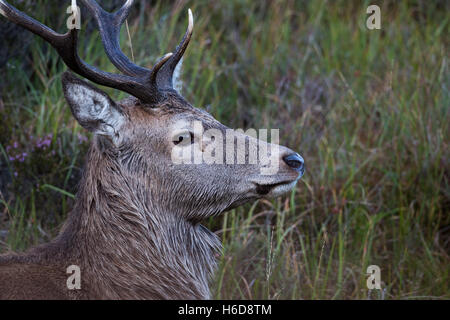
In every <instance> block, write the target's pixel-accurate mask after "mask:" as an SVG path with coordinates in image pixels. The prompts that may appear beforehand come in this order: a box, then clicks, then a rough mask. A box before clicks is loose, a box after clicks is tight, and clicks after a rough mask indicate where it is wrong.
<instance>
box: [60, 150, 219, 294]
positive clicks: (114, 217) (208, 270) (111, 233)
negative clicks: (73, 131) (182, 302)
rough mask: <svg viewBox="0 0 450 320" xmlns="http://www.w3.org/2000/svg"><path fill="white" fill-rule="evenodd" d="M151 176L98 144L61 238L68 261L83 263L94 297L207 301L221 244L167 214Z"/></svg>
mask: <svg viewBox="0 0 450 320" xmlns="http://www.w3.org/2000/svg"><path fill="white" fill-rule="evenodd" d="M149 180H150V179H148V178H147V179H144V178H142V177H141V178H139V177H136V173H131V172H129V171H128V170H127V169H124V168H123V166H121V165H120V164H119V163H118V161H116V160H115V159H114V156H111V155H108V153H105V152H101V151H100V150H99V148H98V147H96V144H95V143H94V145H93V146H92V147H91V150H90V151H89V156H88V161H87V167H86V169H85V172H84V176H83V179H82V182H81V186H80V190H79V193H78V201H77V204H76V207H75V208H74V210H73V212H72V213H71V214H70V216H69V218H68V220H67V222H66V224H65V226H64V227H63V230H62V231H61V234H60V235H59V237H58V238H57V239H56V241H57V242H59V243H61V242H64V245H63V246H62V247H66V248H67V249H69V248H70V251H71V257H72V259H73V260H74V261H73V262H71V261H68V263H69V264H72V263H73V264H80V265H81V272H82V286H85V288H87V289H88V291H89V292H91V294H93V295H94V298H107V299H119V298H120V299H139V298H142V299H208V298H209V297H210V293H209V288H208V280H209V278H210V276H211V274H212V272H213V270H214V268H215V258H214V254H215V253H216V252H217V250H218V249H219V248H220V242H219V241H218V239H217V237H216V236H215V235H214V234H213V233H212V232H210V231H209V230H207V229H206V228H204V227H203V226H201V225H200V224H192V223H191V222H189V221H186V220H184V219H183V218H181V217H177V216H176V215H174V214H172V213H171V212H166V210H165V209H164V207H163V206H161V203H160V202H159V200H157V199H154V198H153V197H152V194H154V192H150V191H151V190H152V189H151V188H157V186H155V185H151V181H149ZM153 191H154V190H153ZM83 271H84V275H85V276H84V277H83ZM84 279H85V280H86V281H83V280H84Z"/></svg>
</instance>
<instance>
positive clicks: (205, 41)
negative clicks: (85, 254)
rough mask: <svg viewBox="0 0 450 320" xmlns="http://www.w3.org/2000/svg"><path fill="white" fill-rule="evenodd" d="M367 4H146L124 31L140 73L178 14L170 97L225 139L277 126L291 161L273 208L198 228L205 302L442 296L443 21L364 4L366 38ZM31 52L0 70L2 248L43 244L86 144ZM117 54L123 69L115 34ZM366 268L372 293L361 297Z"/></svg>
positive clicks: (55, 69)
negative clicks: (376, 285) (210, 268)
mask: <svg viewBox="0 0 450 320" xmlns="http://www.w3.org/2000/svg"><path fill="white" fill-rule="evenodd" d="M41 2H42V1H41ZM369 4H372V3H369V2H368V1H361V2H348V1H289V0H287V1H277V0H273V1H264V2H261V1H250V0H230V1H226V2H222V1H221V2H218V1H177V2H173V3H164V4H162V3H161V2H157V3H153V4H151V5H149V4H148V5H147V6H146V7H145V9H143V10H141V13H140V17H141V19H130V20H129V21H128V23H129V27H130V33H131V36H132V44H133V49H134V52H133V54H134V57H135V60H136V62H137V63H138V64H141V65H147V66H150V65H151V64H152V62H154V61H155V60H156V58H157V57H159V56H161V55H162V54H163V53H165V52H167V51H170V50H172V48H173V47H174V45H175V44H176V43H177V41H178V40H179V37H180V35H181V34H182V33H183V32H184V28H185V23H186V15H187V14H186V11H187V8H188V7H191V8H192V9H193V12H194V15H195V18H196V25H195V33H194V38H193V40H192V44H191V46H190V48H189V49H188V52H187V55H186V57H185V61H184V71H183V78H184V81H185V83H184V89H183V93H184V95H185V96H186V98H187V99H188V100H190V101H191V102H193V104H194V105H196V106H198V107H205V108H207V109H208V110H209V111H210V112H211V113H212V114H213V115H214V116H215V117H216V118H217V119H218V120H220V121H222V122H223V123H224V124H227V125H228V126H230V127H235V128H239V127H240V128H248V127H254V128H280V133H281V143H282V144H284V145H287V146H289V147H290V148H292V149H294V150H297V151H299V152H300V153H301V154H302V156H304V158H305V161H306V166H307V167H306V174H305V176H304V178H302V180H301V181H300V183H299V184H298V186H297V188H296V189H295V190H294V191H293V192H292V193H291V194H290V195H289V196H287V197H284V198H280V199H276V200H273V201H268V200H261V201H258V202H256V203H254V204H250V205H247V206H244V207H241V208H238V209H235V210H232V211H230V212H227V213H225V214H223V215H222V216H221V217H220V218H215V219H211V220H208V221H205V224H206V225H207V226H208V227H209V228H211V229H213V230H214V231H216V232H217V233H218V234H219V235H220V237H221V238H222V240H223V245H224V250H223V252H222V254H221V256H220V257H219V260H220V264H219V269H218V272H217V274H216V277H215V279H214V281H213V283H212V287H213V289H214V297H215V298H220V299H233V298H234V299H355V298H356V299H367V298H370V299H416V298H435V299H442V298H446V299H448V298H450V290H449V284H450V274H449V271H450V265H449V261H450V260H449V253H450V236H449V233H450V232H449V228H450V227H449V225H450V216H449V214H448V212H449V194H450V190H449V180H448V177H449V162H448V159H449V138H448V137H449V127H448V123H449V105H450V101H449V100H450V99H449V92H448V87H449V80H450V79H449V70H448V34H449V15H448V10H446V3H445V2H440V1H438V2H434V3H429V2H425V1H419V0H418V1H406V2H396V1H383V2H379V4H380V7H381V14H382V29H381V30H373V31H371V30H368V29H366V27H365V20H366V18H367V15H366V10H365V9H366V8H367V6H368V5H369ZM37 7H39V6H37ZM53 9H54V10H55V12H59V11H58V10H59V9H63V8H53ZM447 9H448V8H447ZM61 12H63V11H61ZM34 16H35V17H42V19H41V20H44V21H45V19H44V17H45V15H44V12H36V13H35V14H34ZM86 19H87V18H86ZM61 21H62V22H61V26H62V27H61V28H63V22H64V16H63V17H62V19H61ZM83 36H84V42H83V43H84V45H83V48H81V49H80V55H81V56H83V57H84V59H85V60H87V61H88V62H89V63H92V64H95V65H96V66H98V67H100V68H102V69H104V70H108V71H114V68H113V67H112V66H111V64H110V63H109V62H108V60H107V58H106V56H105V55H104V53H103V49H102V46H101V43H100V41H99V38H98V35H97V34H96V33H93V34H85V35H83ZM31 47H32V50H31V54H30V55H27V56H25V59H27V61H26V64H24V62H23V58H21V59H10V61H9V64H8V67H7V68H6V69H5V70H4V74H3V82H4V83H3V92H2V99H1V100H0V110H1V114H2V118H1V119H0V134H1V135H0V159H1V160H0V170H3V173H2V174H0V177H1V178H2V179H3V182H8V186H4V185H5V183H2V184H0V190H2V194H1V197H0V203H1V205H0V229H1V230H3V233H0V237H1V236H2V234H3V240H2V241H3V242H2V243H1V247H2V248H3V251H4V250H6V249H13V250H23V249H25V248H27V247H29V246H31V245H34V244H37V243H41V242H44V241H48V240H49V239H51V238H52V237H53V236H54V235H55V234H56V233H57V231H58V226H59V225H60V224H61V222H62V221H63V220H64V217H65V216H66V214H67V212H68V211H69V210H70V208H71V207H72V205H73V194H74V193H75V192H76V182H77V180H78V177H79V174H80V170H81V167H82V165H83V158H84V154H85V151H86V148H87V143H86V142H85V139H84V137H83V135H85V134H86V133H84V132H83V131H82V130H81V129H80V128H79V126H78V125H77V124H76V122H75V120H74V119H73V118H72V117H71V115H70V112H69V110H68V108H67V106H66V103H65V101H64V98H63V95H62V91H61V84H60V75H61V73H62V72H63V71H64V70H65V67H64V66H63V64H62V63H61V62H60V60H59V59H58V58H57V55H56V54H55V52H53V50H51V49H49V47H48V46H47V45H45V44H44V43H43V42H42V41H41V40H40V39H37V38H34V40H33V43H32V45H31ZM122 47H123V49H124V51H125V52H126V53H127V54H128V55H129V56H131V49H130V46H129V43H128V39H127V34H126V30H123V32H122ZM24 65H27V66H29V67H28V68H24V67H23V66H24ZM107 91H108V92H109V93H110V94H111V95H112V96H113V97H115V98H117V99H119V98H121V97H123V96H124V94H121V93H118V92H116V91H112V90H107ZM50 134H51V136H50V139H51V144H50V146H48V148H37V147H36V144H37V139H42V138H43V137H47V135H50ZM15 142H16V143H17V144H16V146H17V147H14V143H15ZM23 152H26V153H27V154H28V155H27V157H26V159H24V161H23V162H21V161H20V160H9V158H10V157H11V154H14V153H23ZM2 185H3V189H2ZM8 231H9V232H8ZM0 239H2V238H0ZM373 264H375V265H378V266H380V268H381V280H382V290H381V291H379V290H372V291H369V290H368V289H367V286H366V279H367V275H366V269H367V267H368V266H369V265H373Z"/></svg>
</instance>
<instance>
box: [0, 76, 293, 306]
mask: <svg viewBox="0 0 450 320" xmlns="http://www.w3.org/2000/svg"><path fill="white" fill-rule="evenodd" d="M63 81H64V85H65V93H66V97H67V100H68V101H69V105H70V106H71V109H72V112H73V113H74V116H75V117H76V118H77V119H78V120H79V122H80V123H82V121H80V117H81V116H80V110H78V109H79V108H81V107H80V105H75V102H74V101H75V100H73V97H72V96H71V91H70V90H71V89H70V88H69V87H67V86H68V85H73V84H78V85H82V86H83V87H84V86H85V87H86V88H88V91H89V93H90V94H91V93H92V92H94V94H95V93H98V94H103V93H101V92H100V90H98V89H96V88H95V87H93V86H91V85H90V84H88V83H85V82H84V81H81V80H77V79H75V78H73V77H70V76H66V77H65V78H64V79H63ZM90 90H92V91H90ZM166 95H167V99H166V101H165V102H163V103H162V104H160V105H158V106H151V107H150V106H147V105H142V104H140V103H139V101H137V100H136V99H135V98H129V99H126V100H125V101H123V102H122V103H121V105H119V106H118V107H120V108H118V109H119V110H121V116H120V117H123V119H125V120H123V124H122V125H121V127H120V128H115V129H114V133H113V134H111V135H108V134H106V133H98V132H97V134H96V135H95V136H94V140H93V143H92V145H91V148H90V150H89V153H88V156H87V162H86V167H85V170H84V174H83V178H82V180H81V182H80V187H79V191H78V193H77V200H76V204H75V207H74V208H73V210H72V212H71V213H70V214H69V216H68V218H67V221H66V222H65V224H64V226H63V228H62V230H61V232H60V234H59V235H58V236H57V237H56V238H55V239H54V240H53V241H51V242H50V243H48V244H44V245H41V246H38V247H35V248H32V249H30V250H29V251H28V252H26V253H22V254H17V253H10V254H7V255H2V256H0V299H208V298H210V293H209V289H208V281H209V279H210V276H211V275H212V273H213V271H214V268H215V259H214V255H215V253H216V252H217V251H218V250H219V249H220V242H219V240H218V238H217V237H216V236H215V235H214V234H213V233H212V232H210V231H209V230H207V229H206V228H205V227H203V226H202V225H200V224H199V222H200V221H201V220H202V219H204V218H207V217H210V216H213V215H217V214H220V213H221V212H223V211H225V210H227V209H229V208H231V207H234V206H237V205H240V204H242V203H245V202H248V201H250V200H253V199H257V198H260V197H262V196H264V195H266V193H267V192H268V191H267V190H266V191H265V193H264V194H260V193H259V192H258V189H257V188H256V187H255V183H256V182H257V183H258V184H261V185H265V184H266V185H268V184H272V183H278V182H280V181H286V180H289V181H294V180H295V179H298V172H296V171H295V170H292V169H291V168H289V167H288V166H287V165H285V164H284V165H282V167H281V170H280V171H279V173H278V174H277V175H275V176H268V177H267V176H261V175H260V174H259V169H260V166H259V165H248V164H246V165H216V164H213V165H206V164H198V165H174V164H173V163H172V162H171V158H170V150H171V148H172V146H173V144H172V140H171V137H170V136H168V135H169V134H170V130H169V128H171V126H172V125H173V123H175V122H176V121H178V120H179V119H184V120H197V121H201V122H202V123H203V125H204V127H205V128H216V129H218V130H221V131H224V130H225V129H227V128H226V127H225V126H224V125H222V124H221V123H219V122H218V121H216V120H215V119H214V118H213V117H212V116H211V115H209V114H208V113H206V112H205V111H202V110H199V109H196V108H194V107H192V106H191V105H190V104H189V103H187V102H186V101H185V100H184V99H183V98H182V97H180V96H179V95H178V94H176V93H175V92H174V91H168V92H166ZM99 97H100V96H99ZM76 98H77V99H78V98H79V101H85V100H86V97H84V96H81V97H78V96H77V97H76ZM100 98H101V97H100ZM76 101H78V100H76ZM108 103H111V104H113V105H111V107H114V108H117V106H115V105H114V102H113V101H112V100H110V102H108ZM82 124H83V123H82ZM91 125H92V123H90V124H89V125H87V124H86V125H85V127H86V128H87V129H89V130H92V131H94V132H96V131H95V130H100V129H98V128H100V127H101V125H100V124H99V125H98V128H97V129H96V128H94V127H92V126H91ZM101 128H103V127H101ZM247 138H248V137H247ZM248 139H250V138H248ZM249 141H250V143H252V142H251V141H253V142H256V141H257V140H256V139H253V140H249ZM280 148H281V149H280V157H282V156H283V155H286V154H289V153H292V151H291V150H289V149H287V148H284V147H280ZM266 189H268V190H269V189H270V188H266ZM270 195H271V194H270V193H269V194H268V196H270ZM69 265H78V266H79V267H80V269H81V290H69V289H68V288H67V287H66V281H67V278H68V276H69V274H66V268H67V267H68V266H69Z"/></svg>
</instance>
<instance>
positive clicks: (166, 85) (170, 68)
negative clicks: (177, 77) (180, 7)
mask: <svg viewBox="0 0 450 320" xmlns="http://www.w3.org/2000/svg"><path fill="white" fill-rule="evenodd" d="M188 17H189V22H188V27H187V30H186V32H185V34H184V36H183V39H181V42H180V44H179V45H178V46H177V48H176V49H175V53H174V54H173V56H172V57H171V58H170V59H169V61H167V63H166V64H164V66H163V67H162V68H161V70H160V71H159V72H158V77H157V81H156V83H157V85H158V87H159V88H161V89H172V88H173V73H174V71H175V68H176V66H177V64H178V62H179V61H180V59H181V58H182V57H183V55H184V52H185V51H186V48H187V46H188V45H189V41H190V40H191V37H192V32H193V30H194V18H193V16H192V11H191V9H188Z"/></svg>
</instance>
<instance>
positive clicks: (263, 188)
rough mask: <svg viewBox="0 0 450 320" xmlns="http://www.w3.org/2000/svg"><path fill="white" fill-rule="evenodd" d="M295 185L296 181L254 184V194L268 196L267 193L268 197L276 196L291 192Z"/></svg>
mask: <svg viewBox="0 0 450 320" xmlns="http://www.w3.org/2000/svg"><path fill="white" fill-rule="evenodd" d="M296 183H297V180H294V181H292V180H289V181H282V182H278V183H271V184H259V183H255V185H256V192H257V193H258V194H259V195H261V196H266V195H269V193H270V195H273V196H278V195H281V194H283V193H286V192H288V191H289V190H291V189H292V188H293V187H294V186H295V184H296Z"/></svg>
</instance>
